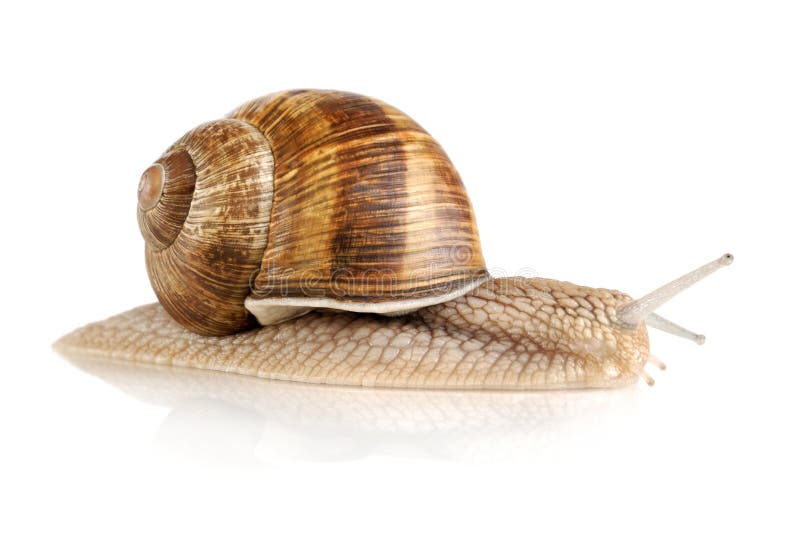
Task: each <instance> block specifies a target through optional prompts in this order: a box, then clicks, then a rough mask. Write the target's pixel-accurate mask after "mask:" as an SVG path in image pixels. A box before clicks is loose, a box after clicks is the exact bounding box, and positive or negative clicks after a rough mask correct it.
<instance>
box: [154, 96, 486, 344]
mask: <svg viewBox="0 0 800 536" xmlns="http://www.w3.org/2000/svg"><path fill="white" fill-rule="evenodd" d="M139 224H140V228H141V230H142V234H143V236H144V237H145V241H146V243H147V246H146V250H147V253H146V257H147V266H148V272H149V274H150V280H151V283H152V285H153V288H154V289H155V291H156V294H157V295H158V297H159V300H160V301H161V303H162V304H164V306H165V308H166V309H167V310H168V311H169V312H170V313H171V314H172V316H173V317H174V318H176V319H177V320H178V321H179V322H180V323H182V324H183V325H185V326H186V327H188V328H190V329H192V330H194V331H196V332H199V333H204V334H216V335H221V334H227V333H233V332H236V331H240V330H242V329H246V328H247V327H248V326H251V325H253V320H254V319H253V316H255V317H256V318H257V319H258V321H259V322H260V323H262V324H271V323H275V322H279V321H282V320H285V319H287V318H291V317H293V316H297V315H298V314H302V313H304V312H306V311H308V310H310V309H314V308H331V309H343V310H350V311H361V312H373V313H381V314H401V313H403V312H407V311H411V310H415V309H418V308H420V307H423V306H426V305H432V304H434V303H439V302H442V301H446V300H448V299H452V298H453V297H455V296H458V295H461V294H464V293H465V292H467V291H469V290H470V289H472V288H474V287H475V286H477V285H478V284H480V283H481V282H483V281H485V280H486V279H487V277H488V274H487V272H486V270H485V267H484V261H483V256H482V253H481V249H480V243H479V239H478V234H477V228H476V225H475V219H474V217H473V213H472V207H471V205H470V202H469V199H468V197H467V194H466V191H465V189H464V186H463V184H462V182H461V179H460V177H459V175H458V173H457V172H456V170H455V168H454V167H453V165H452V163H451V162H450V160H449V159H448V158H447V155H446V154H445V153H444V151H443V150H442V149H441V147H440V146H439V145H438V143H436V141H435V140H434V139H433V138H432V137H431V136H430V135H429V134H428V133H427V132H425V130H423V129H422V128H421V127H420V126H419V125H418V124H417V123H415V122H414V121H413V120H412V119H410V118H409V117H408V116H406V115H405V114H403V113H402V112H400V111H399V110H397V109H396V108H393V107H391V106H388V105H386V104H384V103H382V102H380V101H377V100H375V99H371V98H368V97H363V96H360V95H355V94H351V93H343V92H337V91H319V90H299V91H287V92H281V93H276V94H272V95H268V96H266V97H262V98H260V99H256V100H253V101H250V102H248V103H246V104H244V105H242V106H241V107H239V108H237V109H236V110H234V111H233V112H232V113H231V114H230V115H229V116H228V118H226V119H222V120H219V121H214V122H211V123H207V124H205V125H201V126H200V127H198V128H196V129H194V130H192V131H191V132H189V133H188V134H186V135H185V136H184V137H183V138H181V140H179V141H178V142H177V143H176V144H175V145H173V146H172V147H171V148H170V149H168V150H167V152H166V153H165V154H164V156H162V157H161V158H160V159H159V160H158V161H157V162H156V163H155V164H154V165H153V166H151V167H150V168H148V170H147V171H146V172H145V174H144V175H143V178H142V181H141V182H140V190H139Z"/></svg>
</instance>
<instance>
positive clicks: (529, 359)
mask: <svg viewBox="0 0 800 536" xmlns="http://www.w3.org/2000/svg"><path fill="white" fill-rule="evenodd" d="M138 220H139V226H140V229H141V232H142V235H143V236H144V239H145V242H146V246H145V258H146V264H147V272H148V274H149V277H150V282H151V284H152V286H153V289H154V290H155V293H156V295H157V296H158V300H159V302H160V305H159V304H152V305H146V306H143V307H139V308H136V309H133V310H131V311H128V312H126V313H122V314H120V315H117V316H114V317H111V318H109V319H107V320H105V321H102V322H98V323H95V324H90V325H88V326H86V327H84V328H81V329H78V330H76V331H74V332H73V333H70V334H69V335H66V336H65V337H63V338H62V339H60V340H59V341H57V343H56V347H57V349H59V350H61V351H62V352H65V353H80V354H94V355H99V356H103V357H110V358H115V359H124V360H131V361H142V362H151V363H159V364H171V365H177V366H188V367H196V368H202V369H213V370H221V371H229V372H236V373H241V374H247V375H253V376H259V377H264V378H271V379H282V380H294V381H302V382H314V383H327V384H336V385H360V386H376V387H416V388H456V389H475V388H477V389H559V388H581V387H614V386H621V385H627V384H631V383H634V382H635V381H637V379H638V378H639V377H642V378H644V379H645V380H646V381H647V382H648V383H652V379H651V378H650V377H649V375H647V373H646V372H645V371H644V365H645V364H646V363H648V362H650V363H654V364H656V365H657V366H660V367H662V368H663V364H661V363H660V362H659V361H657V360H655V358H653V357H652V356H651V355H650V350H649V341H648V335H647V329H646V327H645V324H648V325H650V326H652V327H655V328H658V329H662V330H665V331H668V332H670V333H673V334H676V335H679V336H683V337H686V338H689V339H693V340H695V341H696V342H698V343H702V342H703V340H704V339H703V337H702V335H696V334H694V333H691V332H690V331H688V330H686V329H684V328H682V327H680V326H678V325H676V324H674V323H672V322H670V321H668V320H666V319H664V318H662V317H660V316H658V315H656V314H655V313H654V311H655V309H656V308H658V307H659V306H660V305H661V304H663V303H664V302H666V301H667V300H669V299H670V298H671V297H673V296H674V295H676V294H677V293H678V292H680V291H681V290H683V289H685V288H687V287H689V286H690V285H692V284H693V283H695V282H697V281H698V280H699V279H701V278H703V277H705V276H706V275H708V274H710V273H712V272H713V271H715V270H717V269H718V268H720V267H721V266H724V265H727V264H730V263H731V262H732V260H733V257H732V256H731V255H729V254H726V255H724V256H722V257H720V258H719V259H717V260H715V261H713V262H711V263H709V264H706V265H704V266H702V267H700V268H698V269H697V270H695V271H693V272H690V273H688V274H687V275H685V276H683V277H681V278H678V279H676V280H675V281H673V282H671V283H669V284H667V285H665V286H663V287H661V288H659V289H657V290H655V291H654V292H652V293H650V294H648V295H646V296H644V297H642V298H640V299H638V300H633V299H632V298H631V297H629V296H627V295H626V294H623V293H621V292H618V291H614V290H606V289H595V288H589V287H582V286H577V285H574V284H572V283H566V282H561V281H554V280H549V279H541V278H521V277H516V278H499V279H493V278H491V277H490V276H489V273H488V272H487V270H486V268H485V264H484V260H483V255H482V253H481V249H480V242H479V239H478V233H477V227H476V225H475V218H474V216H473V213H472V207H471V205H470V201H469V198H468V197H467V193H466V190H465V189H464V186H463V184H462V182H461V179H460V177H459V175H458V173H457V172H456V170H455V168H454V167H453V165H452V164H451V162H450V160H449V159H448V158H447V155H446V154H445V153H444V151H443V150H442V148H441V147H440V146H439V144H438V143H437V142H436V141H435V140H434V139H433V138H432V137H431V136H430V135H429V134H428V133H427V132H426V131H425V130H423V129H422V128H421V127H420V126H419V125H418V124H417V123H416V122H414V121H413V120H412V119H411V118H409V117H408V116H407V115H405V114H403V113H402V112H400V111H399V110H397V109H396V108H393V107H391V106H389V105H387V104H385V103H383V102H380V101H378V100H376V99H372V98H369V97H364V96H361V95H356V94H352V93H344V92H339V91H320V90H297V91H285V92H280V93H274V94H271V95H267V96H265V97H262V98H259V99H255V100H253V101H250V102H248V103H246V104H244V105H242V106H240V107H238V108H236V109H235V110H234V111H233V112H231V113H230V114H229V115H228V116H227V117H226V118H224V119H220V120H217V121H212V122H209V123H206V124H203V125H200V126H199V127H197V128H195V129H193V130H191V131H190V132H188V133H187V134H186V135H184V136H183V137H182V138H181V139H179V140H178V141H177V142H176V143H175V144H174V145H172V147H170V148H169V149H167V151H166V152H165V153H164V154H163V155H162V156H161V157H160V158H159V159H158V160H157V161H156V162H155V163H154V164H153V165H151V166H150V167H149V168H147V170H146V171H145V172H144V174H143V175H142V177H141V180H140V182H139V192H138ZM259 324H260V326H261V327H259Z"/></svg>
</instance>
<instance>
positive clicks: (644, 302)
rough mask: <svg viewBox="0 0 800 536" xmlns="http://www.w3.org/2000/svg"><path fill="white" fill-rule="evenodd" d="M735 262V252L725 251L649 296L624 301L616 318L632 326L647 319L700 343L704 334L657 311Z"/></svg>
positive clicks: (652, 323) (629, 326)
mask: <svg viewBox="0 0 800 536" xmlns="http://www.w3.org/2000/svg"><path fill="white" fill-rule="evenodd" d="M732 262H733V255H731V254H730V253H726V254H725V255H723V256H722V257H720V258H718V259H716V260H713V261H711V262H709V263H708V264H704V265H703V266H701V267H700V268H697V269H696V270H692V271H691V272H689V273H688V274H685V275H683V276H681V277H679V278H678V279H675V280H674V281H671V282H669V283H667V284H666V285H664V286H661V287H659V288H657V289H656V290H654V291H653V292H651V293H649V294H647V295H646V296H643V297H641V298H639V299H638V300H635V301H632V302H630V303H628V304H626V305H624V306H623V307H622V308H620V310H619V311H618V312H617V319H618V320H619V322H620V324H621V325H622V326H624V327H627V328H630V329H633V328H634V327H635V326H637V325H638V324H639V322H641V321H643V320H644V321H645V322H647V324H648V325H649V326H651V327H654V328H656V329H660V330H662V331H666V332H667V333H672V334H673V335H677V336H679V337H683V338H685V339H689V340H693V341H695V342H696V343H697V344H703V343H704V342H705V340H706V339H705V337H704V336H703V335H699V334H696V333H692V332H691V331H689V330H687V329H686V328H683V327H681V326H679V325H677V324H675V323H673V322H671V321H669V320H667V319H666V318H663V317H661V316H658V315H657V314H655V312H654V311H655V310H656V309H658V308H659V307H661V306H662V305H663V304H664V303H666V302H668V301H669V300H671V299H672V298H674V297H675V296H677V295H678V294H680V293H681V292H683V291H684V290H686V289H687V288H689V287H691V286H692V285H694V284H695V283H697V282H698V281H700V280H701V279H703V278H705V277H707V276H709V275H711V274H713V273H714V272H716V271H717V270H719V269H720V268H722V267H723V266H728V265H729V264H731V263H732Z"/></svg>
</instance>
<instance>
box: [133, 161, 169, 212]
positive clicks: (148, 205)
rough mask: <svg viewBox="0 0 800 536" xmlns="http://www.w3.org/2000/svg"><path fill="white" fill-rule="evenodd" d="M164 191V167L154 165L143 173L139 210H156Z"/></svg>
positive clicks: (140, 184)
mask: <svg viewBox="0 0 800 536" xmlns="http://www.w3.org/2000/svg"><path fill="white" fill-rule="evenodd" d="M163 191H164V166H162V165H161V164H153V165H152V166H150V167H149V168H147V169H146V170H145V171H144V173H142V178H141V179H140V180H139V208H140V209H142V210H145V211H147V210H150V209H152V208H154V207H155V206H156V205H157V204H158V201H159V200H160V199H161V192H163Z"/></svg>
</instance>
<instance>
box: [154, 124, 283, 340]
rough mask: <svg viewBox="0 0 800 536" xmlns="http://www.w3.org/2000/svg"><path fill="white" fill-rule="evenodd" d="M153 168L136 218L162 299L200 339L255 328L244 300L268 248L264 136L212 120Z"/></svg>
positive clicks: (268, 171) (268, 165) (268, 170)
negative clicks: (161, 173)
mask: <svg viewBox="0 0 800 536" xmlns="http://www.w3.org/2000/svg"><path fill="white" fill-rule="evenodd" d="M154 166H155V169H154V170H153V169H151V168H153V166H151V168H148V171H146V172H145V177H143V180H142V183H140V192H139V209H138V219H139V226H140V229H141V232H142V235H143V236H144V238H145V242H146V243H147V246H146V248H145V252H146V253H145V258H146V262H147V271H148V275H149V277H150V282H151V284H152V286H153V289H154V290H155V292H156V295H157V296H158V299H159V301H160V302H161V304H162V305H163V306H164V308H165V309H167V311H169V313H170V314H171V315H172V317H173V318H175V319H176V320H178V321H179V322H180V323H181V324H183V325H184V326H185V327H187V328H189V329H191V330H193V331H195V332H198V333H202V334H208V335H225V334H230V333H235V332H237V331H241V330H243V329H246V328H247V327H249V326H251V325H253V324H254V319H253V317H252V316H251V315H250V314H249V313H248V311H247V310H246V309H245V307H244V300H245V298H246V297H247V295H248V294H249V290H250V279H251V277H252V276H253V274H254V273H255V272H257V271H258V268H259V266H260V265H261V258H262V256H263V253H264V249H265V248H266V244H267V229H268V226H269V217H270V209H271V206H272V174H273V168H274V166H273V160H272V151H271V149H270V146H269V143H268V142H267V140H266V138H264V135H263V134H262V133H261V132H260V131H259V130H257V129H256V128H254V127H253V126H251V125H249V124H248V123H245V122H243V121H238V120H235V119H223V120H219V121H212V122H210V123H206V124H204V125H201V126H199V127H197V128H195V129H193V130H192V131H190V132H188V133H187V134H186V135H185V136H183V137H182V138H181V139H180V140H178V141H177V142H176V143H175V144H174V145H173V146H172V147H170V148H169V149H168V150H167V151H166V152H165V153H164V155H163V156H162V157H161V158H160V159H159V160H158V161H156V163H155V164H154ZM159 167H160V168H161V169H163V178H161V177H159V173H160V172H161V170H160V169H159ZM148 174H151V175H152V176H148ZM160 179H163V188H162V189H161V191H160V193H159V191H158V190H159V189H158V188H157V186H158V182H159V180H160ZM151 182H154V183H155V186H153V185H152V184H149V183H151ZM143 192H144V193H143ZM143 197H144V200H143ZM155 198H157V202H156V203H155V205H154V206H152V207H151V208H149V210H147V208H148V205H150V204H152V203H148V201H151V200H152V199H155ZM143 207H144V208H143Z"/></svg>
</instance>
